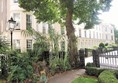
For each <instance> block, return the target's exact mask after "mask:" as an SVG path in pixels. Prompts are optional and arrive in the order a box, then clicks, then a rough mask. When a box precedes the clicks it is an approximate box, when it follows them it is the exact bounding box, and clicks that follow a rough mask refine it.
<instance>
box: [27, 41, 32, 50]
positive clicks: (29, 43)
mask: <svg viewBox="0 0 118 83" xmlns="http://www.w3.org/2000/svg"><path fill="white" fill-rule="evenodd" d="M31 49H32V40H30V39H28V40H27V51H29V50H31Z"/></svg>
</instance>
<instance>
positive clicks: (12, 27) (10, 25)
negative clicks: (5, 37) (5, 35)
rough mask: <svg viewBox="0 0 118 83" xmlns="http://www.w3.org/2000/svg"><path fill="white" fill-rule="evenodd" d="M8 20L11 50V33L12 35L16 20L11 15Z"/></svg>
mask: <svg viewBox="0 0 118 83" xmlns="http://www.w3.org/2000/svg"><path fill="white" fill-rule="evenodd" d="M8 22H9V30H10V33H11V50H12V38H13V37H12V35H13V31H14V29H15V25H16V21H15V20H13V18H12V17H11V18H10V20H8Z"/></svg>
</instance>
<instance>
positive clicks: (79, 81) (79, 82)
mask: <svg viewBox="0 0 118 83" xmlns="http://www.w3.org/2000/svg"><path fill="white" fill-rule="evenodd" d="M72 83H98V80H97V79H95V78H91V77H79V78H76V79H75V80H73V81H72Z"/></svg>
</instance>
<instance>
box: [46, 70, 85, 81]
mask: <svg viewBox="0 0 118 83" xmlns="http://www.w3.org/2000/svg"><path fill="white" fill-rule="evenodd" d="M83 74H85V69H76V70H71V71H67V72H64V73H62V74H59V75H55V76H53V77H51V78H50V79H49V81H48V83H71V82H72V81H73V80H74V79H75V78H77V77H79V76H81V75H83Z"/></svg>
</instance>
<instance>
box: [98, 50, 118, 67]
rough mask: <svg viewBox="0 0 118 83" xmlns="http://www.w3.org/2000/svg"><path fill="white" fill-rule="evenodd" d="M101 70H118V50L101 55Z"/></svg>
mask: <svg viewBox="0 0 118 83" xmlns="http://www.w3.org/2000/svg"><path fill="white" fill-rule="evenodd" d="M99 62H100V67H101V68H108V69H118V50H115V51H109V52H103V53H100V54H99Z"/></svg>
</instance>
